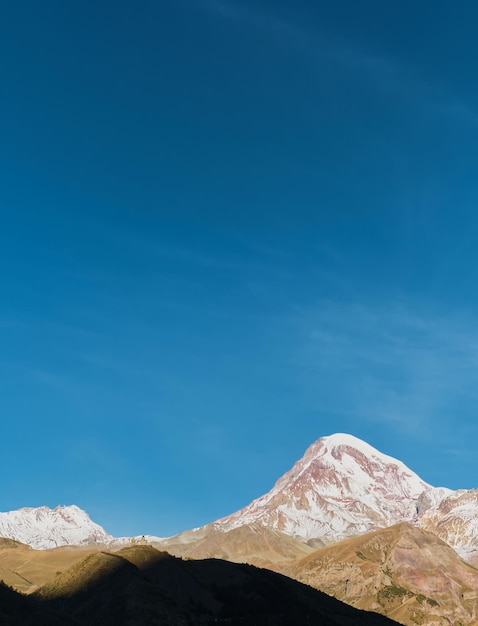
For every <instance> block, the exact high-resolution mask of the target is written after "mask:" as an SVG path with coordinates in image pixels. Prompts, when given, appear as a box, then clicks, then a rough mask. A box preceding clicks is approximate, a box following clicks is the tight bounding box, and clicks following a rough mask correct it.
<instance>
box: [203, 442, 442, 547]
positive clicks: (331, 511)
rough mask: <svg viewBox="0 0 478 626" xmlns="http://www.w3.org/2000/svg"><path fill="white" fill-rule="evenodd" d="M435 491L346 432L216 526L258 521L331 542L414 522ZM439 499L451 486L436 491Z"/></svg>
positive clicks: (311, 449)
mask: <svg viewBox="0 0 478 626" xmlns="http://www.w3.org/2000/svg"><path fill="white" fill-rule="evenodd" d="M435 491H436V490H435V489H434V488H433V487H431V486H430V485H428V484H427V483H425V482H424V481H423V480H421V479H420V478H419V477H418V476H417V475H416V474H415V473H414V472H412V471H411V470H410V469H408V468H407V467H406V466H405V465H404V464H403V463H402V462H400V461H398V460H396V459H394V458H392V457H390V456H387V455H385V454H382V453H381V452H379V451H378V450H376V449H375V448H373V447H372V446H370V445H369V444H367V443H365V442H364V441H361V440H360V439H357V438H356V437H353V436H352V435H347V434H341V433H339V434H335V435H331V436H329V437H322V438H321V439H318V440H317V441H316V442H315V443H313V444H312V445H311V446H310V447H309V448H308V449H307V451H306V452H305V454H304V456H303V457H302V458H301V459H300V460H299V461H297V462H296V463H295V465H294V466H293V467H292V469H291V470H290V471H288V472H287V473H286V474H284V475H283V476H282V477H281V478H280V479H279V480H278V481H277V482H276V484H275V485H274V487H273V488H272V489H271V491H269V493H267V494H266V495H264V496H262V497H260V498H258V499H257V500H254V501H253V502H252V503H251V504H249V505H248V506H246V507H245V508H243V509H241V510H240V511H238V512H237V513H234V514H232V515H229V516H227V517H224V518H222V519H220V520H218V521H217V522H216V523H215V524H214V525H215V526H216V527H220V528H221V529H223V530H230V529H232V528H236V527H238V526H243V525H244V524H254V523H260V524H262V525H264V526H268V527H269V528H274V529H277V530H280V531H282V532H284V533H287V534H288V535H295V536H298V537H301V538H303V539H306V540H309V539H314V538H321V539H322V540H325V541H327V542H332V541H333V542H335V541H339V540H341V539H344V538H347V537H351V536H355V535H361V534H363V533H365V532H368V531H370V530H374V529H378V528H385V527H387V526H391V525H392V524H395V523H397V522H403V521H412V520H413V519H414V518H415V517H416V515H417V509H418V504H417V503H418V502H419V499H420V502H422V503H423V502H424V501H425V499H424V497H423V494H424V493H427V494H431V495H430V496H429V497H428V498H427V499H426V500H427V501H429V502H430V504H431V503H432V502H435V501H436V500H437V499H439V498H438V494H437V495H435V494H434V492H435ZM438 491H439V494H440V498H442V497H444V496H445V495H447V494H448V493H451V492H449V491H448V490H438Z"/></svg>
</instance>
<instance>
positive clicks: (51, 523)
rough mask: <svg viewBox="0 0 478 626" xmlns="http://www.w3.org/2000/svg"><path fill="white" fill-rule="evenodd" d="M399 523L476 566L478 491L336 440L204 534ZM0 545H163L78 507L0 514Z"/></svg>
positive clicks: (312, 534) (304, 532)
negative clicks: (108, 526) (116, 530)
mask: <svg viewBox="0 0 478 626" xmlns="http://www.w3.org/2000/svg"><path fill="white" fill-rule="evenodd" d="M400 522H409V523H412V524H414V525H416V526H418V527H420V528H422V529H424V530H427V531H430V532H432V533H434V534H435V535H436V536H438V537H439V538H440V539H442V540H444V541H445V542H447V543H448V544H449V545H451V546H452V547H453V548H454V549H455V550H456V551H457V552H458V553H459V554H460V555H461V556H462V557H463V558H465V559H466V560H468V561H469V562H470V563H474V564H478V490H459V491H452V490H450V489H446V488H443V487H439V488H436V487H432V486H430V485H428V484H427V483H425V482H424V481H423V480H421V478H419V477H418V476H417V475H416V474H415V473H414V472H412V471H411V470H410V469H408V468H407V467H406V466H405V465H404V464H403V463H402V462H400V461H398V460H396V459H394V458H392V457H390V456H387V455H385V454H382V453H381V452H379V451H378V450H376V449H375V448H373V447H372V446H370V445H369V444H367V443H365V442H364V441H361V440H360V439H357V438H356V437H353V436H352V435H345V434H335V435H331V436H329V437H322V438H321V439H318V440H317V441H316V442H315V443H313V444H312V445H311V446H310V447H309V448H308V449H307V451H306V452H305V454H304V456H303V457H302V458H301V459H300V460H298V461H297V462H296V463H295V465H294V466H293V467H292V469H291V470H290V471H288V472H286V473H285V474H284V476H282V477H281V478H280V479H279V480H278V481H277V482H276V484H275V485H274V487H273V488H272V489H271V491H269V493H267V494H265V495H263V496H261V497H260V498H258V499H257V500H254V501H253V502H252V503H251V504H249V505H248V506H246V507H245V508H243V509H241V510H240V511H238V512H236V513H233V514H232V515H228V516H227V517H224V518H222V519H220V520H218V521H217V522H213V523H211V524H208V525H207V526H205V527H203V528H204V530H205V532H206V534H207V535H208V536H209V535H210V533H214V532H215V531H219V532H220V533H223V534H224V533H227V532H228V531H230V530H233V529H239V528H241V527H246V526H248V527H257V525H259V526H263V527H266V528H268V529H271V530H275V531H281V532H282V533H285V534H287V535H290V536H293V537H296V538H299V539H301V540H303V541H310V540H319V543H320V544H322V545H323V544H327V543H335V542H337V541H340V540H341V539H346V538H349V537H353V536H358V535H361V534H363V533H366V532H368V531H371V530H378V529H383V528H386V527H388V526H392V525H394V524H397V523H400ZM196 530H201V529H196ZM199 535H200V536H201V537H202V534H201V533H199ZM199 535H198V533H197V532H196V531H194V532H193V531H190V532H186V533H181V534H180V535H179V536H177V537H175V538H170V540H168V541H169V543H168V542H167V541H166V542H164V545H166V543H168V545H169V544H171V542H172V543H173V544H174V542H176V543H177V542H178V541H179V543H181V544H183V543H184V544H191V543H193V542H194V541H195V538H197V537H198V536H199ZM0 537H7V538H11V539H15V540H17V541H20V542H22V543H26V544H29V545H30V546H32V547H33V548H36V549H45V548H54V547H58V546H64V545H80V546H81V545H86V544H91V543H96V544H101V545H108V546H118V547H119V546H122V545H128V544H133V543H139V544H141V543H143V542H147V543H161V542H162V541H163V540H162V539H161V538H159V537H153V536H150V535H147V536H146V537H133V538H129V537H123V538H119V539H115V538H113V537H112V536H111V535H109V534H108V533H107V532H106V531H105V530H104V529H103V528H102V527H101V526H99V525H98V524H95V523H94V522H92V521H91V519H90V518H89V516H88V514H87V513H85V512H84V511H82V510H81V509H79V508H78V507H76V506H59V507H56V508H55V509H50V508H48V507H40V508H25V509H19V510H18V511H11V512H9V513H0ZM311 545H312V544H311ZM313 545H318V544H317V543H316V542H313ZM166 549H167V548H166Z"/></svg>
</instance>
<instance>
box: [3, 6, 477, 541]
mask: <svg viewBox="0 0 478 626" xmlns="http://www.w3.org/2000/svg"><path fill="white" fill-rule="evenodd" d="M477 20H478V7H477V5H476V3H475V2H471V1H465V0H464V1H462V2H459V3H454V4H453V6H452V4H451V3H450V2H441V1H437V2H433V3H430V2H420V1H418V2H417V0H413V1H411V0H400V1H398V0H397V1H395V0H394V1H392V2H386V3H384V2H382V1H380V2H379V1H378V0H376V1H372V0H363V1H362V2H357V1H356V0H348V1H346V0H334V1H333V2H316V1H312V0H310V1H306V0H295V1H294V2H292V1H291V0H288V1H284V0H277V1H275V2H272V3H271V2H265V1H264V0H255V1H254V2H253V1H252V0H231V1H222V0H195V1H192V0H159V1H158V0H155V1H153V0H151V1H142V2H135V3H133V2H127V1H124V0H118V1H116V2H105V1H104V0H95V2H92V1H90V0H81V2H80V1H76V0H72V1H71V2H66V3H65V2H60V0H57V1H52V0H44V1H43V2H37V1H33V0H23V1H22V0H19V1H18V2H10V3H3V6H2V8H1V12H0V54H1V59H2V61H1V66H0V72H1V74H0V112H1V115H0V211H1V224H0V259H1V265H0V267H1V307H0V381H1V382H0V385H1V386H0V420H1V421H0V436H1V441H2V454H1V455H0V468H1V471H2V476H3V480H2V489H1V495H0V510H3V511H6V510H11V509H15V508H19V507H21V506H39V505H42V504H46V505H49V506H56V505H57V504H71V503H75V504H77V505H78V506H81V507H82V508H84V509H86V510H87V511H88V512H89V513H90V515H91V517H92V518H93V519H94V520H95V521H97V522H98V523H100V524H102V525H103V526H104V527H105V528H106V530H108V531H109V532H111V533H113V534H115V535H123V534H125V535H128V534H138V533H152V534H157V535H163V536H164V535H168V534H172V533H174V532H177V531H180V530H183V529H186V528H190V527H193V526H198V525H200V524H203V523H206V522H209V521H212V520H214V519H217V518H218V517H220V516H222V515H226V514H228V513H231V512H232V511H234V510H237V509H238V508H240V507H241V506H243V505H245V504H247V503H249V502H250V500H252V499H253V498H254V497H257V496H259V495H261V494H262V493H264V492H265V491H267V490H268V489H269V488H270V487H271V486H272V484H273V483H274V481H275V480H276V479H277V478H278V477H279V476H280V475H281V474H282V473H283V472H284V471H286V470H287V469H289V468H290V466H291V465H292V463H293V462H294V461H295V460H296V459H297V458H299V457H300V456H301V455H302V453H303V452H304V450H305V449H306V447H307V446H308V445H309V444H310V443H312V442H313V441H314V440H315V439H317V438H318V437H321V436H323V435H328V434H331V433H333V432H349V433H352V434H354V435H356V436H358V437H360V438H362V439H365V440H366V441H368V442H369V443H370V444H372V445H374V446H375V447H377V448H379V449H380V450H381V451H383V452H386V453H388V454H391V455H393V456H395V457H397V458H400V459H401V460H403V461H404V462H405V463H406V464H407V465H409V466H410V467H411V468H412V469H413V470H415V471H416V472H417V473H418V474H420V476H421V477H422V478H423V479H424V480H426V481H428V482H430V483H432V484H433V485H437V486H438V485H444V486H448V487H451V488H459V487H464V488H471V487H476V486H477V479H476V466H477V461H478V452H477V447H476V441H477V434H478V433H477V430H478V426H477V422H476V413H477V406H478V385H477V374H478V319H477V318H478V296H477V290H476V284H477V269H478V266H477V261H478V244H477V242H478V217H477V207H478V203H477V199H478V175H477V174H478V172H477V169H478V81H477V80H476V77H477V75H478V72H477V70H478V68H477V64H478V38H477V37H476V23H477Z"/></svg>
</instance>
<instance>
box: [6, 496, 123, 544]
mask: <svg viewBox="0 0 478 626" xmlns="http://www.w3.org/2000/svg"><path fill="white" fill-rule="evenodd" d="M0 537H8V538H9V539H15V541H20V542H21V543H26V544H29V545H30V546H31V547H32V548H35V549H39V550H42V549H46V548H56V547H58V546H65V545H77V546H80V545H86V544H89V543H100V544H109V543H110V542H111V541H112V540H113V537H112V536H111V535H109V534H108V533H107V532H106V531H105V530H104V529H103V528H102V527H101V526H99V525H98V524H95V523H94V522H92V521H91V519H90V517H89V516H88V514H87V513H85V511H82V510H81V509H80V508H78V507H77V506H57V507H56V508H55V509H50V508H49V507H47V506H42V507H38V508H24V509H18V510H17V511H10V512H8V513H0Z"/></svg>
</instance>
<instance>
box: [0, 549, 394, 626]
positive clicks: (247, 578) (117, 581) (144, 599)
mask: <svg viewBox="0 0 478 626" xmlns="http://www.w3.org/2000/svg"><path fill="white" fill-rule="evenodd" d="M0 624H1V625H2V626H20V625H21V626H30V625H33V624H35V626H47V624H48V626H60V624H61V625H65V626H79V625H88V626H112V625H113V624H114V626H123V625H124V626H146V625H148V626H156V625H158V626H159V625H161V626H165V625H171V626H182V625H184V626H186V625H188V626H196V625H198V626H199V625H209V624H211V625H213V624H214V625H216V624H224V625H226V624H227V625H231V626H235V625H246V624H250V625H257V626H259V625H260V626H269V625H270V626H282V625H284V626H285V625H287V626H289V625H290V626H299V625H311V626H312V625H314V626H315V625H317V626H319V625H320V626H361V625H363V626H386V625H390V626H392V625H393V624H396V622H393V621H392V620H389V619H388V618H386V617H383V616H381V615H378V614H376V613H369V612H366V611H360V610H358V609H355V608H353V607H351V606H348V605H346V604H343V603H341V602H339V601H338V600H335V599H334V598H331V597H329V596H327V595H325V594H323V593H321V592H319V591H316V590H314V589H312V588H311V587H308V586H307V585H304V584H302V583H299V582H297V581H294V580H291V579H289V578H287V577H285V576H282V575H280V574H276V573H274V572H270V571H268V570H262V569H258V568H256V567H253V566H250V565H241V564H237V563H229V562H226V561H220V560H216V559H208V560H204V561H193V560H182V559H178V558H175V557H172V556H170V555H169V554H167V553H165V552H159V551H158V550H155V549H154V548H152V547H150V546H136V547H131V548H125V549H123V550H121V551H120V552H117V553H109V552H98V553H95V554H91V555H89V556H88V557H86V558H85V559H83V560H82V561H80V562H78V563H76V564H75V565H73V566H72V567H71V568H70V569H68V570H67V571H65V572H63V573H61V574H59V575H58V576H57V577H56V578H55V580H54V581H53V582H52V583H49V584H47V585H45V586H44V587H42V588H41V589H39V590H38V591H37V592H36V593H35V594H32V595H30V596H23V595H20V594H18V593H16V592H14V591H12V590H11V589H9V588H7V587H5V586H2V587H1V588H0Z"/></svg>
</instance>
